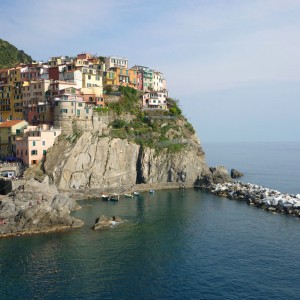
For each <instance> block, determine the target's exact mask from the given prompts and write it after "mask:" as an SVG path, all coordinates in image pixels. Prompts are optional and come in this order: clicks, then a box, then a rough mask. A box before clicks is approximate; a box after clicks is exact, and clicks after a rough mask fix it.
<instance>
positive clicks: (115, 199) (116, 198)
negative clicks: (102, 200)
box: [109, 194, 120, 201]
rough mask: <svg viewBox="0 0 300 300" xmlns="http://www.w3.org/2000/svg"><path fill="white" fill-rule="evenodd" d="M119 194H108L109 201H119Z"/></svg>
mask: <svg viewBox="0 0 300 300" xmlns="http://www.w3.org/2000/svg"><path fill="white" fill-rule="evenodd" d="M119 198H120V196H119V195H118V194H112V195H109V201H119Z"/></svg>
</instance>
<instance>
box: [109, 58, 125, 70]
mask: <svg viewBox="0 0 300 300" xmlns="http://www.w3.org/2000/svg"><path fill="white" fill-rule="evenodd" d="M115 67H119V68H126V69H127V68H128V59H127V58H123V57H117V56H109V57H106V58H105V68H106V70H109V69H110V68H115Z"/></svg>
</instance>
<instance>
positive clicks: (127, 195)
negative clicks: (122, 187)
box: [124, 194, 133, 198]
mask: <svg viewBox="0 0 300 300" xmlns="http://www.w3.org/2000/svg"><path fill="white" fill-rule="evenodd" d="M124 196H125V198H133V195H132V194H124Z"/></svg>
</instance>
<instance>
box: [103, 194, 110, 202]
mask: <svg viewBox="0 0 300 300" xmlns="http://www.w3.org/2000/svg"><path fill="white" fill-rule="evenodd" d="M101 198H102V200H103V201H108V200H109V196H108V195H104V194H103V195H101Z"/></svg>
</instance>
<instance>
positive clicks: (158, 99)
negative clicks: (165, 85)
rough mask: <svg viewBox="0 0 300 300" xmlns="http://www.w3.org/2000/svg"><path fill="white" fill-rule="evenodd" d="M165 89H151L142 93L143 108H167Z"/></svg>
mask: <svg viewBox="0 0 300 300" xmlns="http://www.w3.org/2000/svg"><path fill="white" fill-rule="evenodd" d="M167 97H168V93H167V91H162V92H157V91H152V92H149V93H145V94H144V95H143V104H142V105H143V108H144V109H168V107H167Z"/></svg>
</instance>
